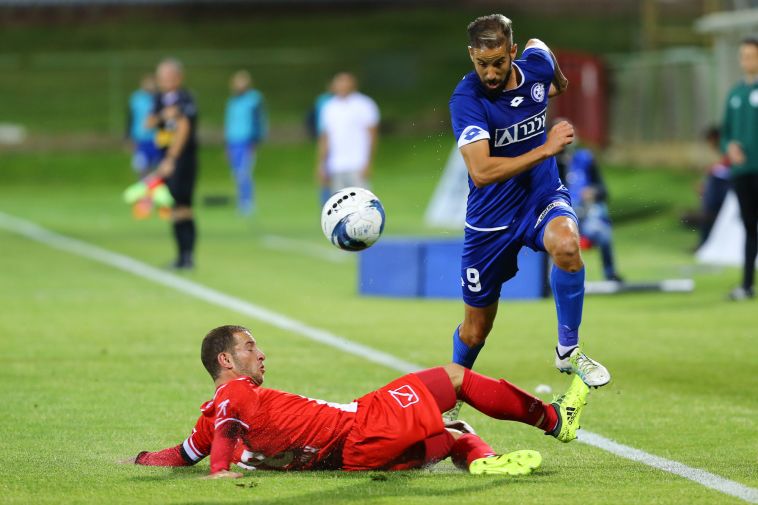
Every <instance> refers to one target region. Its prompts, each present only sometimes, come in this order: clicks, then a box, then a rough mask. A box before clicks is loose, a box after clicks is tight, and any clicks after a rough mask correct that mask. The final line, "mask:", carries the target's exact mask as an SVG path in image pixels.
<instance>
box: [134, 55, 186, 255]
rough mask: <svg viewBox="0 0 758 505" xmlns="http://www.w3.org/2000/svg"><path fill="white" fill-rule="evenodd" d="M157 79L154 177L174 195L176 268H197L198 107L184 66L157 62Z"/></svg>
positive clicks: (152, 120)
mask: <svg viewBox="0 0 758 505" xmlns="http://www.w3.org/2000/svg"><path fill="white" fill-rule="evenodd" d="M156 80H157V83H158V89H159V90H160V92H159V93H158V94H157V95H156V96H155V103H154V105H153V110H152V112H151V114H150V116H149V117H148V119H147V126H148V127H149V128H157V129H158V131H157V133H156V143H157V144H158V147H160V148H161V152H162V158H161V162H160V164H159V165H158V168H157V169H156V170H155V172H154V174H153V176H154V177H155V178H157V179H158V180H163V181H165V183H166V186H168V189H169V191H170V192H171V196H172V197H173V198H174V207H173V209H172V211H171V219H172V221H173V229H174V240H175V241H176V248H177V258H176V260H175V261H174V263H173V264H172V267H173V268H176V269H184V270H188V269H192V268H193V267H194V250H195V241H196V237H197V230H196V227H195V218H194V214H193V212H192V200H193V195H194V192H195V181H196V179H197V168H198V167H197V107H196V105H195V100H194V98H193V97H192V95H191V94H190V92H189V91H187V90H186V89H185V88H184V67H183V66H182V64H181V62H179V61H178V60H176V59H173V58H167V59H165V60H163V61H161V62H160V63H159V64H158V68H157V71H156Z"/></svg>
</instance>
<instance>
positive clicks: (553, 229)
mask: <svg viewBox="0 0 758 505" xmlns="http://www.w3.org/2000/svg"><path fill="white" fill-rule="evenodd" d="M544 244H545V249H546V250H547V252H548V254H550V257H551V258H552V259H553V262H554V263H555V265H556V266H557V267H558V268H560V269H561V270H566V271H568V272H577V271H579V270H581V269H582V267H583V266H584V264H583V262H582V254H581V251H580V249H579V230H578V228H577V226H576V223H575V222H574V221H573V220H572V219H570V218H567V217H558V218H556V219H554V220H552V221H550V223H549V224H548V227H547V230H546V231H545V237H544Z"/></svg>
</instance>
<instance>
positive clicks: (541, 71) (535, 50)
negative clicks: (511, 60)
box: [521, 41, 555, 82]
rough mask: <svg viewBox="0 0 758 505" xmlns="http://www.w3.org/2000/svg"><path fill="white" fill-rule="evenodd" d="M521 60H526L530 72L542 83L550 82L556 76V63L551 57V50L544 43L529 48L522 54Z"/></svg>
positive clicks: (538, 42)
mask: <svg viewBox="0 0 758 505" xmlns="http://www.w3.org/2000/svg"><path fill="white" fill-rule="evenodd" d="M521 58H522V59H523V60H526V62H527V65H528V66H529V70H531V71H532V72H534V75H535V76H537V78H538V79H539V80H540V81H542V82H550V81H552V80H553V77H554V76H555V63H554V62H553V57H552V56H550V49H548V47H547V46H546V45H545V44H544V43H543V42H542V41H537V42H536V43H534V44H533V45H531V46H529V47H527V48H526V49H525V50H524V52H523V53H522V54H521Z"/></svg>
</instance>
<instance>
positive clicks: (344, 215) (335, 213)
mask: <svg viewBox="0 0 758 505" xmlns="http://www.w3.org/2000/svg"><path fill="white" fill-rule="evenodd" d="M321 229H322V230H324V235H326V238H327V239H329V241H330V242H331V243H332V244H334V245H335V246H337V247H339V248H340V249H344V250H345V251H362V250H363V249H366V248H367V247H369V246H371V245H372V244H373V243H374V242H376V241H377V240H379V237H380V236H381V235H382V231H384V207H382V202H380V201H379V198H377V197H376V195H375V194H374V193H372V192H371V191H369V190H367V189H363V188H345V189H342V190H340V191H337V192H336V193H335V194H333V195H332V196H331V197H330V198H329V200H327V202H326V203H325V204H324V208H323V209H321Z"/></svg>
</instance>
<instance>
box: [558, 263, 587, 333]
mask: <svg viewBox="0 0 758 505" xmlns="http://www.w3.org/2000/svg"><path fill="white" fill-rule="evenodd" d="M550 287H551V288H552V290H553V297H554V298H555V310H556V312H557V313H558V344H559V345H560V346H561V347H574V346H576V345H579V325H580V324H582V305H583V304H584V267H582V269H581V270H579V271H578V272H575V273H571V272H566V271H565V270H561V269H560V268H558V267H556V266H555V265H553V269H552V270H551V272H550Z"/></svg>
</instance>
